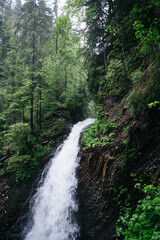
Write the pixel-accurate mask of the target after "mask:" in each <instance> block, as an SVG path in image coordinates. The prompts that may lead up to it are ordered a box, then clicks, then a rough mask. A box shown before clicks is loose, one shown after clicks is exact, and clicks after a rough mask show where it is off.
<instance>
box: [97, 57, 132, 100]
mask: <svg viewBox="0 0 160 240" xmlns="http://www.w3.org/2000/svg"><path fill="white" fill-rule="evenodd" d="M129 84H130V83H129V80H127V81H126V73H125V70H124V65H123V62H122V61H121V60H118V59H111V60H110V62H109V65H108V66H107V70H106V76H105V79H104V80H101V88H100V89H101V91H103V92H105V93H106V94H107V95H114V96H116V97H117V98H119V97H120V96H123V95H124V93H126V92H127V90H128V89H127V87H129Z"/></svg>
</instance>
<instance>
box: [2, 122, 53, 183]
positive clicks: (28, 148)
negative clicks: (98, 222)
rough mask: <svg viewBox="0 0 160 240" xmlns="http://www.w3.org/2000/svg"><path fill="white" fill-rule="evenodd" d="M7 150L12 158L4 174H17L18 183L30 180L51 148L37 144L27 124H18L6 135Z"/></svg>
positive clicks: (8, 161)
mask: <svg viewBox="0 0 160 240" xmlns="http://www.w3.org/2000/svg"><path fill="white" fill-rule="evenodd" d="M4 137H5V150H6V151H7V152H8V154H9V155H11V157H9V158H8V159H7V167H6V169H5V170H4V171H3V174H5V173H8V172H15V173H16V181H23V180H25V179H27V178H30V177H31V176H32V174H33V170H34V169H35V167H36V166H37V165H38V164H39V159H41V158H42V157H43V156H44V155H46V154H47V153H48V152H49V151H50V148H48V147H42V146H41V145H40V144H37V143H36V139H35V138H34V137H33V135H32V134H31V129H30V126H29V125H28V124H27V123H17V124H14V125H12V126H10V128H9V130H8V133H7V134H5V136H4Z"/></svg>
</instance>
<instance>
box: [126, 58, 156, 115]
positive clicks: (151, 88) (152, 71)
mask: <svg viewBox="0 0 160 240" xmlns="http://www.w3.org/2000/svg"><path fill="white" fill-rule="evenodd" d="M159 74H160V71H159V68H158V62H157V64H155V65H153V66H151V67H150V68H148V69H147V70H146V71H145V73H144V74H143V75H142V77H141V79H139V81H138V82H137V84H136V85H135V87H134V88H133V90H132V91H131V92H130V94H129V96H128V101H129V103H131V105H132V106H133V114H134V113H136V112H137V111H139V110H140V109H141V108H142V107H144V106H146V105H148V104H150V103H152V102H154V101H156V99H159V95H160V82H159V80H158V79H159Z"/></svg>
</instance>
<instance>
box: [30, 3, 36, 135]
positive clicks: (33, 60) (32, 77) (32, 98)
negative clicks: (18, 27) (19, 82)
mask: <svg viewBox="0 0 160 240" xmlns="http://www.w3.org/2000/svg"><path fill="white" fill-rule="evenodd" d="M34 6H35V5H34ZM34 67H35V16H34V18H33V36H32V76H31V81H32V83H31V112H30V115H31V118H30V125H31V130H32V131H33V128H34V124H33V111H34V109H33V104H34V96H33V95H34V70H35V69H34Z"/></svg>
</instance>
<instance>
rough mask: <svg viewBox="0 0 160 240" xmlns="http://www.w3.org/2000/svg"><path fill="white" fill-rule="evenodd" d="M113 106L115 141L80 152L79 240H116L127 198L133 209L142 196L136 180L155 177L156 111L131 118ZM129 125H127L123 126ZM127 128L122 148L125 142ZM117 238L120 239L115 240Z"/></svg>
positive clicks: (158, 152) (159, 122)
mask: <svg viewBox="0 0 160 240" xmlns="http://www.w3.org/2000/svg"><path fill="white" fill-rule="evenodd" d="M118 107H119V106H118V105H117V106H115V105H112V104H111V105H110V107H109V109H108V112H109V118H110V119H113V118H114V119H115V118H116V123H117V129H116V134H115V138H114V141H113V142H112V144H111V145H110V146H108V147H101V148H96V149H90V150H88V151H87V150H86V151H82V149H81V151H80V156H81V161H80V167H79V169H78V173H77V174H78V181H79V186H78V198H79V201H80V222H81V237H80V239H83V240H115V239H118V238H117V237H116V232H115V227H116V225H117V220H118V217H119V212H120V206H121V207H122V206H125V203H126V200H127V203H129V204H130V207H131V208H132V209H133V210H134V209H135V207H136V205H137V202H138V200H139V199H141V198H142V197H143V195H142V192H141V191H140V190H138V189H135V187H134V185H135V183H136V182H139V181H141V183H142V184H145V183H146V184H150V183H153V182H155V181H158V178H159V174H160V168H159V166H160V137H159V136H160V135H159V133H160V113H159V109H158V108H157V109H148V108H146V109H144V111H143V112H139V113H138V114H137V117H136V119H133V118H132V117H131V114H130V112H129V111H128V109H127V108H124V109H123V110H122V112H121V116H120V117H119V116H117V115H116V114H115V112H116V110H117V109H118ZM128 126H129V127H128ZM126 127H128V128H127V129H128V132H127V145H126V144H124V143H125V139H126V132H124V128H125V129H126ZM119 239H121V238H119Z"/></svg>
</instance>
